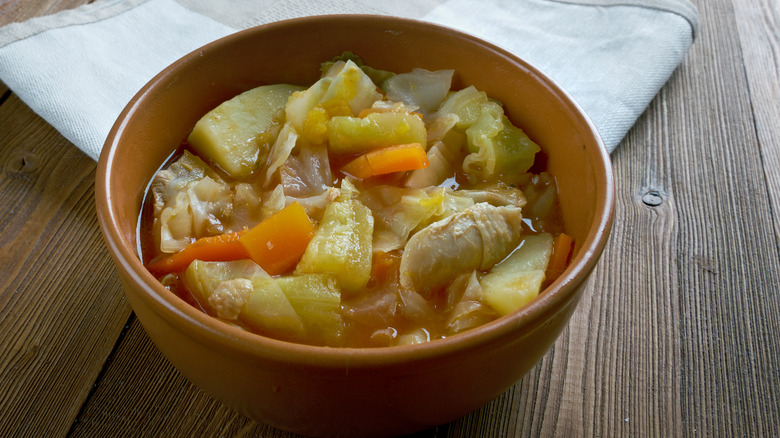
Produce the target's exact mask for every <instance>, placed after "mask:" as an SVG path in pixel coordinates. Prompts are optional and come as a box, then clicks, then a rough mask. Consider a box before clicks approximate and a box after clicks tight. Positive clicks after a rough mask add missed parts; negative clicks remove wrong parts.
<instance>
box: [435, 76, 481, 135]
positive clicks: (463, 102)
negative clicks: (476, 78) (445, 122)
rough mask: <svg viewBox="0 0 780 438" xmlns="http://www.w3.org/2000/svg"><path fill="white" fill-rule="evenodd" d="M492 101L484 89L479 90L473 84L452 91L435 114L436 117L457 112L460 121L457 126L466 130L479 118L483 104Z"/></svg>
mask: <svg viewBox="0 0 780 438" xmlns="http://www.w3.org/2000/svg"><path fill="white" fill-rule="evenodd" d="M488 102H490V100H489V99H488V97H487V94H486V93H485V92H484V91H479V90H477V89H476V88H475V87H474V86H473V85H472V86H469V87H466V88H464V89H462V90H458V91H453V92H450V93H449V94H448V95H447V98H446V99H444V102H442V104H441V106H440V107H439V109H438V110H437V111H436V114H435V115H434V117H435V118H440V117H446V115H447V114H455V115H456V116H457V117H458V121H457V122H456V123H455V127H456V128H458V129H460V130H465V129H466V128H468V127H469V126H471V125H472V124H474V122H475V121H476V120H477V119H478V118H479V115H480V114H481V113H482V106H483V105H485V104H486V103H488Z"/></svg>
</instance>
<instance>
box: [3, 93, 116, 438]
mask: <svg viewBox="0 0 780 438" xmlns="http://www.w3.org/2000/svg"><path fill="white" fill-rule="evenodd" d="M0 133H3V134H2V137H0V156H1V157H3V159H2V174H0V203H1V205H3V209H2V210H0V249H1V250H0V375H2V376H3V378H2V379H0V412H3V415H1V416H0V431H6V432H8V433H9V434H11V435H27V434H29V435H31V436H45V435H61V434H63V433H65V432H67V430H68V429H69V428H70V426H71V423H72V422H73V421H74V419H75V418H76V415H77V413H78V411H79V410H80V408H81V402H82V401H83V400H84V399H85V398H86V396H87V394H89V392H90V391H91V389H92V385H93V384H94V382H95V380H96V379H97V377H98V375H99V374H100V372H101V370H102V368H103V362H104V360H105V358H106V357H107V356H108V354H109V353H110V352H111V350H112V349H113V347H114V344H115V342H116V337H117V335H118V334H119V331H120V330H121V327H122V324H123V323H124V322H125V321H126V320H127V318H128V316H129V314H130V309H129V306H128V305H127V303H126V301H125V300H124V298H123V296H122V293H121V290H120V287H119V284H118V280H117V276H116V272H115V271H114V268H113V265H112V264H111V262H110V260H109V257H108V253H107V251H106V250H105V247H104V245H103V244H102V238H101V235H100V231H99V229H98V225H97V219H96V216H95V210H94V177H95V174H94V172H95V163H94V162H93V161H92V160H90V159H89V158H88V157H86V156H85V155H84V154H83V153H81V152H80V151H78V150H77V149H75V148H74V147H73V146H72V145H71V144H70V143H68V142H67V141H65V140H64V139H63V138H62V137H61V136H60V135H59V134H58V133H56V132H55V131H54V129H53V128H51V127H49V126H48V125H47V124H45V123H44V122H43V121H42V120H40V118H39V117H38V116H37V115H35V114H33V113H32V112H31V111H30V109H29V108H27V107H26V106H25V105H24V104H23V103H22V102H21V101H19V100H18V98H17V97H16V96H15V95H11V96H10V97H9V98H8V99H6V100H5V101H4V102H3V103H2V106H0Z"/></svg>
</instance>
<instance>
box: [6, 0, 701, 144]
mask: <svg viewBox="0 0 780 438" xmlns="http://www.w3.org/2000/svg"><path fill="white" fill-rule="evenodd" d="M332 13H368V14H384V15H395V16H403V17H408V18H415V19H420V20H424V21H430V22H434V23H438V24H442V25H445V26H449V27H453V28H456V29H459V30H461V31H465V32H467V33H471V34H473V35H475V36H478V37H480V38H482V39H485V40H487V41H490V42H492V43H494V44H496V45H498V46H501V47H503V48H504V49H506V50H508V51H510V52H512V53H515V54H516V55H518V56H519V57H521V58H523V59H525V60H527V61H528V62H530V63H531V64H533V65H535V66H536V67H538V68H540V69H541V70H542V71H544V72H545V73H546V74H548V75H549V76H550V77H552V78H553V79H554V80H555V81H556V82H558V84H560V85H561V86H562V87H563V88H564V89H566V90H567V91H568V92H569V93H570V94H571V95H572V96H573V97H574V99H575V100H576V101H577V102H578V103H579V104H580V105H581V106H582V108H583V109H584V110H585V112H586V113H587V114H588V115H589V117H590V118H591V120H592V121H593V122H594V124H595V125H596V127H597V129H598V130H599V132H600V134H601V136H602V138H603V139H604V142H605V144H606V145H607V148H608V149H609V150H610V151H612V150H614V148H615V147H616V146H617V145H618V143H620V141H621V139H622V138H623V137H624V136H625V134H626V132H627V131H628V130H629V128H630V127H631V126H632V125H633V124H634V122H635V121H636V119H637V118H638V117H639V115H640V114H641V113H642V112H643V111H644V109H645V108H646V106H647V105H648V103H649V102H650V101H651V100H652V98H653V96H655V94H656V93H657V92H658V90H659V89H660V88H661V86H663V84H664V83H665V82H666V81H667V79H668V78H669V76H670V75H671V74H672V72H673V71H674V69H675V68H676V67H677V65H679V63H680V62H681V61H682V58H683V56H684V55H685V53H686V52H687V50H688V49H689V48H690V46H691V44H692V43H693V40H694V38H695V37H696V33H697V31H698V26H699V24H698V13H697V11H696V8H695V7H694V6H693V5H692V4H691V3H690V2H689V1H688V0H481V1H480V2H474V1H473V0H414V1H412V0H409V1H403V2H389V1H384V0H363V1H360V0H325V1H318V2H313V1H312V2H309V1H306V2H303V1H299V0H98V1H96V2H94V3H92V4H89V5H85V6H82V7H79V8H76V9H73V10H69V11H64V12H61V13H58V14H54V15H50V16H44V17H39V18H35V19H32V20H29V21H27V22H23V23H13V24H10V25H7V26H5V27H3V28H0V80H2V81H3V82H4V83H5V84H6V85H7V86H8V87H9V88H10V89H11V90H12V91H13V92H15V93H16V94H17V95H18V96H19V97H20V98H21V99H22V100H23V101H24V102H25V103H26V104H27V105H29V106H30V108H32V109H33V110H34V111H35V112H36V113H38V114H39V115H40V116H41V117H43V118H44V119H45V120H46V121H47V122H48V123H50V124H51V125H52V126H54V127H55V128H56V129H57V130H58V131H59V132H60V133H62V135H63V136H64V137H65V138H67V139H68V140H69V141H71V142H72V143H73V144H74V145H76V147H78V148H79V149H81V150H82V151H84V152H85V153H86V154H87V155H89V156H90V157H92V158H93V159H97V157H98V156H99V155H100V150H101V148H102V146H103V142H104V141H105V139H106V136H107V135H108V132H109V130H110V129H111V126H112V125H113V123H114V120H115V119H116V118H117V117H118V116H119V113H120V112H121V111H122V109H123V108H124V106H125V105H126V104H127V102H128V101H129V100H130V99H131V98H132V96H133V95H134V94H135V93H136V92H137V91H138V90H139V89H140V88H141V87H142V86H143V85H144V84H145V83H146V82H147V81H149V80H150V79H151V78H152V77H153V76H154V75H155V74H157V73H158V72H159V71H160V70H162V69H163V68H165V67H166V66H167V65H168V64H170V63H171V62H173V61H175V60H176V59H178V58H180V57H181V56H183V55H185V54H187V53H189V52H190V51H192V50H195V49H197V48H198V47H200V46H202V45H204V44H206V43H208V42H211V41H213V40H215V39H217V38H220V37H223V36H225V35H228V34H230V33H233V32H236V31H237V30H240V29H245V28H248V27H251V26H256V25H260V24H263V23H269V22H272V21H277V20H282V19H288V18H294V17H300V16H307V15H321V14H332Z"/></svg>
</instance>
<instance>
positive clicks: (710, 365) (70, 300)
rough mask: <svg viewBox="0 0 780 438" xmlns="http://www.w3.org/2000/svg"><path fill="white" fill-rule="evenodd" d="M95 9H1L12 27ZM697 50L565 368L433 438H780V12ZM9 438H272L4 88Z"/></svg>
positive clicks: (560, 362) (649, 116) (644, 147)
mask: <svg viewBox="0 0 780 438" xmlns="http://www.w3.org/2000/svg"><path fill="white" fill-rule="evenodd" d="M83 3H86V2H85V1H77V0H44V1H32V2H28V1H21V0H0V25H2V24H5V23H9V22H12V21H21V20H24V19H28V18H31V17H34V16H39V15H44V14H47V13H52V12H55V11H57V10H62V9H67V8H70V7H74V6H76V5H79V4H83ZM694 3H695V4H696V5H697V7H698V8H699V12H700V14H701V21H702V26H701V33H700V35H699V37H698V39H697V41H696V42H695V44H694V46H693V47H692V49H691V51H690V52H689V53H688V54H687V55H686V57H685V60H684V61H683V63H682V65H681V66H680V67H679V68H678V69H677V71H676V72H675V73H674V74H673V75H672V77H671V78H670V80H669V82H668V83H667V84H666V85H665V86H664V87H663V89H662V90H661V91H660V93H659V94H658V96H656V98H655V99H654V100H653V101H652V103H651V104H650V106H649V107H648V108H647V110H646V111H645V113H644V114H643V115H642V116H641V117H640V119H639V120H638V121H637V123H636V125H635V126H634V128H633V129H632V130H631V131H630V132H629V133H628V135H627V136H626V138H625V139H624V141H623V142H622V144H621V145H620V146H619V147H618V149H617V151H616V152H615V153H614V154H613V157H612V158H613V163H614V167H615V179H616V183H617V187H616V188H617V210H616V222H615V227H614V230H613V232H612V237H611V239H610V241H609V243H608V245H607V248H606V250H605V253H604V256H603V259H602V261H601V262H600V263H599V265H598V266H597V268H596V270H595V272H594V274H593V277H592V279H591V282H590V284H589V286H588V288H587V289H586V291H585V294H584V296H583V298H582V301H581V303H580V305H579V307H578V309H577V311H576V312H575V314H574V316H573V317H572V320H571V322H570V324H569V325H568V327H567V328H566V329H565V330H564V332H563V334H562V336H561V337H560V338H559V339H558V341H557V342H556V344H555V346H554V348H553V349H552V350H551V351H550V352H549V353H548V354H547V355H546V356H545V357H544V358H543V359H542V360H541V361H540V362H539V363H538V364H537V366H536V367H534V368H533V369H532V370H531V371H530V372H529V373H528V375H526V377H525V378H523V379H522V380H521V381H519V382H518V383H517V384H516V385H514V386H513V387H512V388H510V389H509V390H508V391H506V392H505V393H504V394H502V395H501V396H499V397H498V398H496V399H495V400H493V401H492V402H491V403H489V404H487V405H486V406H485V407H483V408H482V409H480V410H478V411H477V412H474V413H472V414H470V415H467V416H465V417H463V418H461V419H459V420H457V421H454V422H452V423H450V424H446V425H442V426H440V427H437V428H435V429H432V430H428V431H423V432H420V433H419V434H416V435H415V436H418V437H444V436H447V437H456V436H457V437H459V436H566V437H569V436H573V437H576V436H631V437H633V436H659V437H665V436H740V437H741V436H759V437H760V436H766V437H770V436H777V435H778V434H780V400H778V394H780V360H778V358H780V336H778V334H777V333H778V331H780V296H779V295H778V293H777V292H778V290H780V216H779V215H778V213H777V211H778V209H779V208H780V170H778V169H780V127H779V126H778V120H780V57H778V55H777V53H778V52H780V33H778V30H777V29H778V28H780V26H778V24H780V3H778V2H777V1H775V0H694ZM0 163H1V164H2V168H1V169H0V170H1V171H2V173H0V202H2V204H0V205H3V208H1V209H0V412H3V414H2V415H0V435H2V436H6V435H8V436H51V435H68V436H138V435H148V436H170V435H176V436H263V437H285V438H291V437H293V436H294V435H292V434H288V433H285V432H281V431H278V430H275V429H273V428H270V427H267V426H265V425H263V424H259V423H256V422H254V421H252V420H249V419H247V418H245V417H243V416H241V415H239V414H237V413H235V412H233V411H232V410H230V409H229V408H226V407H225V406H223V405H221V404H220V403H218V402H216V401H214V400H212V399H211V398H209V397H208V396H206V395H205V394H203V393H202V392H200V390H198V389H197V388H196V387H194V386H193V385H192V384H190V383H189V382H188V381H187V380H186V379H185V378H184V377H182V376H181V375H180V374H179V373H178V372H177V371H176V370H175V369H174V368H173V367H172V366H171V365H170V364H169V363H168V362H167V361H166V360H165V358H164V357H163V356H162V355H161V354H160V352H159V351H158V350H157V349H156V347H155V346H154V345H153V343H152V342H151V340H150V339H149V337H148V336H147V335H146V333H145V332H144V330H143V327H141V325H140V324H139V323H138V321H137V320H135V318H134V317H132V314H131V311H130V309H129V307H128V305H127V303H126V301H125V299H124V298H123V296H122V293H121V290H120V286H119V284H118V279H117V277H116V274H115V272H114V271H113V268H112V266H111V263H110V261H109V259H108V255H107V252H106V251H105V249H104V248H103V244H102V241H101V238H100V233H99V231H98V226H97V219H96V217H95V212H94V205H93V202H94V201H93V199H92V197H93V195H94V191H93V179H94V171H95V164H94V163H93V162H92V161H91V160H89V158H87V157H86V156H85V155H83V154H82V153H81V152H79V151H78V150H76V149H75V148H74V147H73V146H72V145H70V144H69V143H68V142H67V141H66V140H64V139H63V138H62V137H61V136H60V135H59V134H58V133H56V132H55V131H54V130H53V129H52V128H51V127H50V126H48V125H47V124H46V123H45V122H44V121H42V120H41V119H40V118H39V117H38V116H36V115H35V114H33V113H32V112H31V111H30V110H29V108H27V107H26V106H25V105H24V104H23V103H22V102H20V101H19V99H18V98H17V97H16V96H15V95H14V94H13V93H11V92H10V91H9V90H8V89H7V88H6V87H5V86H4V85H2V84H1V83H0Z"/></svg>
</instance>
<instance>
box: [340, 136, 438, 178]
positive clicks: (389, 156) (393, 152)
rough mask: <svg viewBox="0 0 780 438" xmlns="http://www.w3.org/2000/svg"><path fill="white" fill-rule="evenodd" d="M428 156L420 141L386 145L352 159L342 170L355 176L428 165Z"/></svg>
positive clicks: (363, 176) (365, 176) (386, 172)
mask: <svg viewBox="0 0 780 438" xmlns="http://www.w3.org/2000/svg"><path fill="white" fill-rule="evenodd" d="M428 165H429V163H428V157H427V155H426V154H425V149H423V147H422V145H421V144H420V143H410V144H400V145H393V146H386V147H383V148H379V149H374V150H372V151H369V152H366V153H365V154H363V155H360V156H359V157H357V158H355V159H354V160H352V161H350V162H349V163H347V164H346V165H344V167H342V168H341V170H342V171H343V172H345V173H347V174H349V175H352V176H354V177H355V178H360V179H366V178H370V177H372V176H377V175H385V174H388V173H394V172H403V171H407V170H414V169H422V168H425V167H428Z"/></svg>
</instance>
